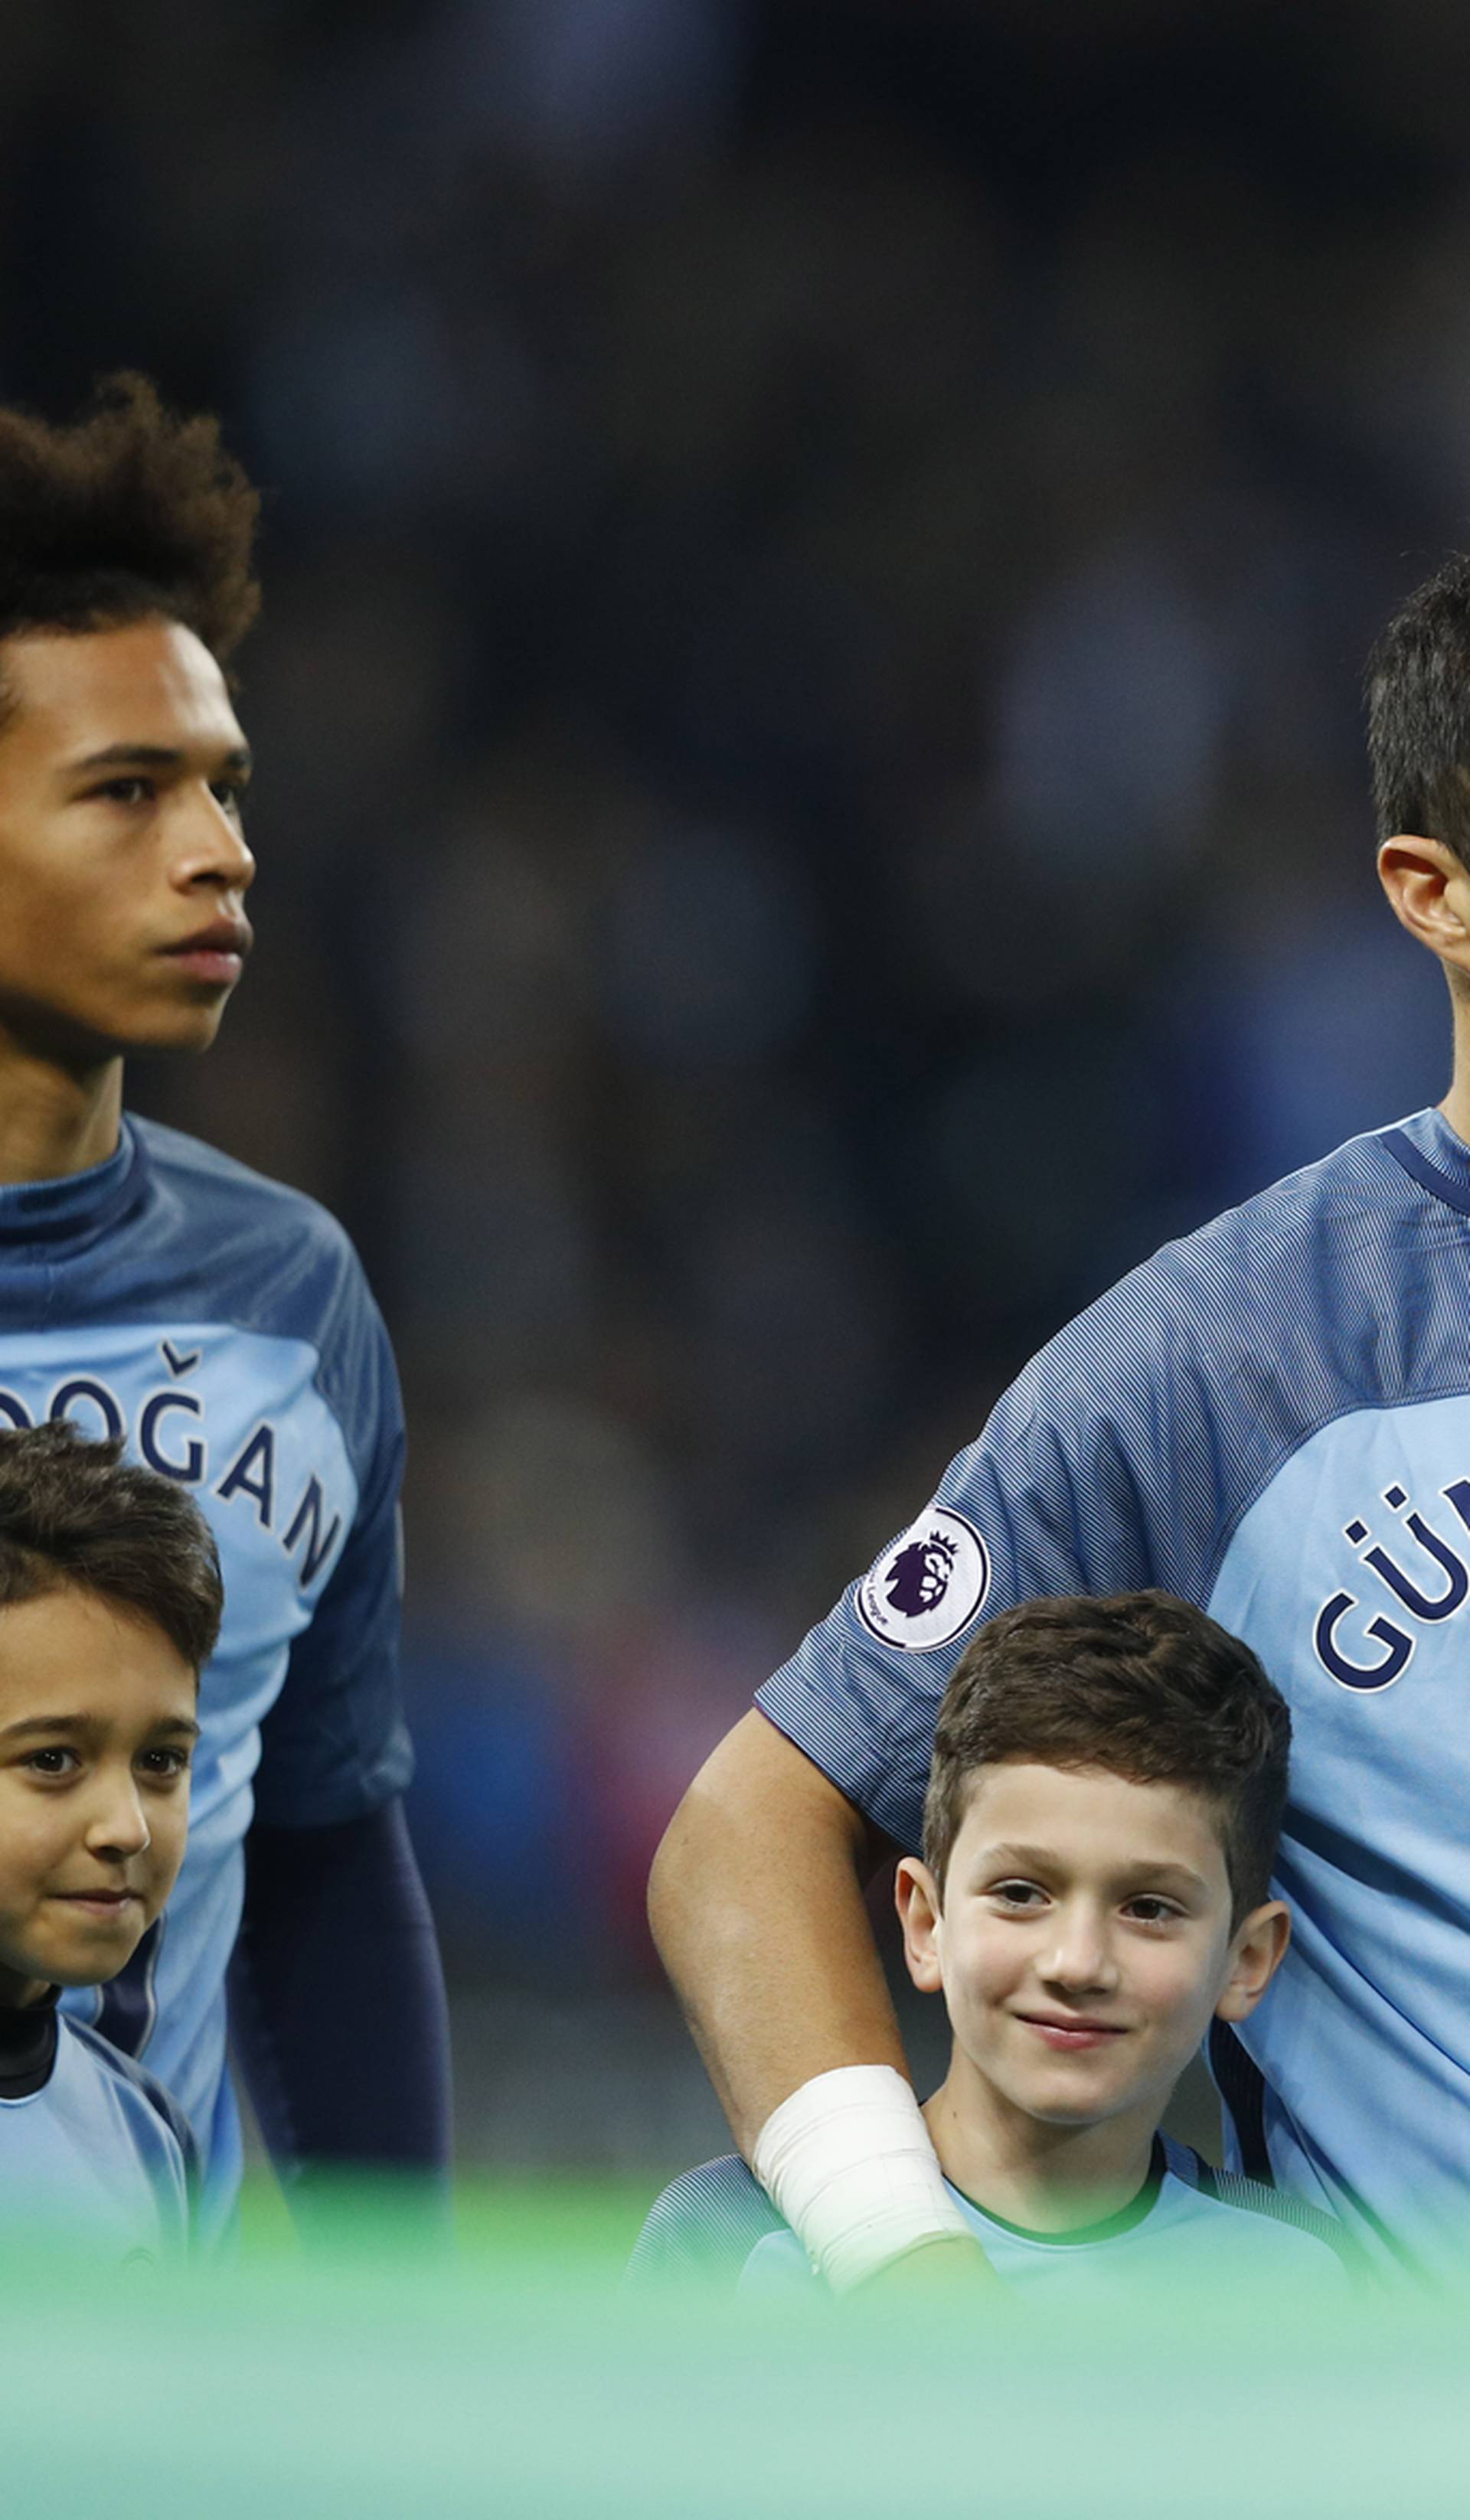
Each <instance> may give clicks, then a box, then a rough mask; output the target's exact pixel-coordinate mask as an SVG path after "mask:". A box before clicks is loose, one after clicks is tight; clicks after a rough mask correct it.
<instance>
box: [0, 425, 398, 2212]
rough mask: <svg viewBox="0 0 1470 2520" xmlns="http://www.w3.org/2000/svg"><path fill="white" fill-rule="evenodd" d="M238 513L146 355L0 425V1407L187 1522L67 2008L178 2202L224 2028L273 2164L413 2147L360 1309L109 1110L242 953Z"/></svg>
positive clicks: (279, 1227)
mask: <svg viewBox="0 0 1470 2520" xmlns="http://www.w3.org/2000/svg"><path fill="white" fill-rule="evenodd" d="M257 506H258V500H257V496H256V493H255V492H254V490H253V488H252V486H251V484H250V482H249V481H248V480H247V478H246V477H245V474H244V473H243V472H242V471H241V469H240V467H239V466H238V465H237V464H236V463H235V462H234V461H233V460H232V458H231V457H230V456H229V455H228V454H227V453H226V452H225V450H224V448H223V447H222V445H221V443H220V437H219V431H218V427H217V424H216V423H215V422H214V421H213V420H212V419H209V418H207V417H200V416H196V417H190V418H180V417H178V416H176V415H174V414H172V413H170V412H169V411H168V410H166V409H165V408H164V407H163V406H162V405H161V402H160V400H159V397H158V395H157V394H156V392H155V391H154V389H153V387H152V386H151V385H150V384H149V383H148V382H146V381H145V380H143V379H142V378H139V377H130V376H120V377H115V378H113V379H110V380H109V381H108V382H106V383H105V384H104V385H103V386H102V387H101V388H100V389H99V391H98V393H97V395H96V397H95V400H94V402H93V404H92V407H91V408H90V410H89V411H88V412H87V413H86V414H85V415H84V416H83V417H82V418H81V419H80V420H79V421H78V422H77V423H76V424H75V425H73V426H70V427H53V426H51V425H48V424H47V423H46V422H44V421H42V420H38V419H33V418H31V417H29V416H27V415H25V414H23V413H20V412H15V411H4V412H0V1425H3V1426H16V1427H24V1426H27V1425H33V1424H39V1423H41V1422H42V1421H44V1420H46V1419H48V1418H71V1419H72V1420H74V1421H75V1422H76V1423H77V1425H78V1426H79V1427H80V1428H81V1430H82V1432H83V1433H84V1434H86V1435H88V1436H91V1437H94V1438H97V1437H101V1438H111V1439H118V1438H120V1439H122V1440H123V1441H124V1442H125V1444H126V1447H127V1449H128V1451H129V1453H130V1454H132V1455H133V1456H134V1457H135V1458H136V1459H137V1460H138V1461H140V1462H141V1463H144V1464H145V1465H146V1466H147V1467H148V1468H150V1469H153V1470H156V1471H159V1472H161V1473H162V1474H164V1475H165V1476H167V1477H170V1478H173V1479H177V1480H179V1481H181V1482H182V1483H183V1484H184V1486H185V1487H186V1488H187V1489H188V1490H189V1492H190V1494H191V1495H192V1496H193V1498H194V1499H195V1501H196V1502H197V1504H198V1505H199V1507H200V1508H201V1510H202V1511H203V1512H204V1514H205V1515H206V1516H207V1520H208V1521H209V1523H210V1525H211V1527H212V1529H213V1532H214V1535H215V1539H216V1542H217V1544H218V1548H219V1553H220V1559H221V1563H222V1567H223V1573H224V1586H225V1601H226V1608H225V1616H224V1626H223V1630H222V1634H221V1638H220V1643H219V1646H218V1650H217V1652H216V1653H215V1654H214V1655H213V1657H212V1659H211V1660H210V1662H209V1664H208V1667H207V1670H206V1672H205V1674H204V1679H203V1686H202V1690H201V1698H200V1721H201V1725H202V1733H201V1738H200V1742H199V1745H198V1749H197V1752H196V1756H195V1769H194V1787H193V1795H192V1824H191V1840H190V1847H189V1852H188V1855H187V1857H186V1859H185V1862H184V1866H183V1869H182V1871H181V1873H180V1876H179V1881H178V1886H177V1889H176V1891H175V1893H174V1895H173V1898H172V1900H171V1901H170V1903H169V1906H168V1908H167V1910H166V1912H165V1913H164V1914H163V1916H162V1917H161V1918H160V1920H159V1921H158V1922H157V1923H156V1924H155V1925H154V1926H153V1927H152V1928H151V1930H150V1931H149V1933H148V1934H146V1935H145V1936H144V1938H143V1940H142V1942H141V1943H140V1945H139V1948H138V1950H137V1952H136V1953H135V1955H134V1956H133V1958H132V1959H131V1960H130V1962H129V1963H128V1965H127V1967H126V1968H125V1969H123V1970H122V1971H121V1972H120V1974H119V1975H118V1976H117V1977H116V1978H115V1980H114V1981H113V1983H112V1984H111V1985H109V1986H107V1987H104V1988H101V1989H90V1988H89V1989H84V1990H79V1991H78V1992H76V1993H75V1994H73V1995H71V1996H69V1997H68V1998H67V1999H66V2001H67V2003H68V2005H69V2008H71V2007H72V2006H74V2007H75V2008H76V2009H77V2010H78V2011H79V2013H80V2014H81V2017H83V2018H84V2019H86V2020H88V2021H90V2022H92V2023H93V2024H95V2026H96V2027H97V2028H99V2029H100V2030H101V2031H103V2032H104V2033H105V2035H106V2036H107V2037H108V2038H109V2039H111V2040H112V2041H113V2042H114V2044H115V2046H116V2047H117V2048H120V2049H121V2050H123V2051H124V2052H125V2053H126V2054H129V2055H132V2056H134V2057H143V2058H146V2061H147V2065H148V2068H149V2070H150V2071H151V2072H152V2073H153V2074H154V2075H155V2076H156V2077H157V2078H158V2079H159V2080H160V2081H161V2082H162V2083H163V2084H165V2085H166V2086H167V2087H168V2088H169V2089H170V2090H171V2091H172V2093H174V2094H175V2096H176V2097H177V2099H178V2100H179V2102H180V2103H181V2105H182V2106H183V2108H184V2110H185V2111H186V2113H187V2115H188V2117H189V2119H190V2120H191V2122H192V2124H193V2126H194V2129H195V2132H196V2135H197V2138H198V2140H199V2143H200V2146H201V2149H202V2152H203V2155H204V2158H205V2162H206V2172H207V2186H206V2221H207V2222H208V2220H209V2219H211V2218H212V2219H213V2220H214V2221H215V2222H222V2221H223V2220H224V2219H226V2218H227V2216H228V2214H229V2211H230V2206H231V2201H232V2199H233V2196H234V2192H235V2188H236V2185H237V2183H238V2177H239V2166H240V2125H239V2117H238V2112H237V2107H236V2101H235V2095H234V2093H233V2091H232V2089H231V2084H230V2076H229V2071H228V2067H227V2063H226V2041H227V2035H228V2036H229V2037H230V2038H231V2039H232V2040H233V2043H234V2046H235V2048H236V2051H237V2053H238V2055H239V2056H240V2057H241V2059H242V2060H243V2063H244V2066H245V2071H246V2074H247V2076H248V2079H249V2082H250V2087H251V2091H252V2094H253V2099H254V2102H255V2105H256V2108H257V2111H258V2114H259V2116H260V2119H261V2123H262V2125H263V2127H264V2129H265V2133H266V2136H267V2139H268V2140H269V2142H270V2144H271V2148H272V2151H273V2153H274V2154H275V2156H276V2158H277V2161H278V2164H280V2165H281V2166H283V2167H285V2168H287V2169H288V2170H290V2169H292V2168H294V2167H296V2166H298V2165H303V2164H304V2165H313V2164H326V2165H360V2164H366V2163H373V2164H378V2165H390V2166H392V2167H396V2168H401V2169H404V2170H436V2169H438V2168H440V2167H441V2166H442V2164H443V2162H444V2159H445V2156H446V2150H447V2035H446V2028H445V2016H444V2003H443V1988H442V1980H441V1975H440V1971H439V1965H438V1958H437V1953H436V1945H435V1939H434V1932H433V1926H432V1923H431V1920H430V1917H429V1913H428V1909H427V1905H426V1903H425V1900H424V1895H423V1890H422V1886H421V1884H420V1881H419V1877H418V1873H417V1870H416V1868H415V1865H414V1860H413V1855H412V1850H411V1848H410V1846H409V1843H408V1839H407V1835H406V1832H405V1828H404V1823H403V1816H402V1808H401V1795H402V1791H403V1787H404V1785H405V1784H406V1782H407V1779H408V1775H409V1769H410V1753H409V1747H408V1742H407V1738H406V1735H405V1733H404V1729H403V1723H402V1717H401V1711H400V1706H399V1691H398V1678H397V1624H398V1598H399V1550H398V1540H397V1510H398V1482H399V1470H400V1463H401V1455H402V1420H401V1412H400V1404H399V1397H398V1389H397V1382H396V1377H395V1374H394V1370H393V1363H392V1357H391V1354H390V1348H389V1344H388V1339H387V1335H386V1333H385V1330H384V1328H383V1324H382V1321H381V1319H380V1317H379V1314H378V1311H377V1308H376V1306H375V1305H374V1303H373V1299H372V1297H371V1295H370V1293H369V1291H368V1288H367V1285H366V1283H365V1282H364V1279H363V1275H362V1271H361V1268H360V1266H359V1263H358V1261H357V1259H356V1257H355V1254H354V1253H353V1251H352V1249H351V1246H350V1244H349V1243H348V1241H347V1239H346V1237H345V1235H344V1234H343V1232H342V1230H341V1228H340V1227H339V1226H338V1225H337V1224H336V1223H335V1222H334V1221H333V1220H332V1218H331V1217H329V1216H328V1215H326V1214H325V1213H324V1212H323V1211H322V1209H321V1208H319V1207H317V1206H316V1205H315V1204H314V1203H313V1202H312V1201H311V1200H310V1199H308V1198H304V1197H302V1196H300V1195H299V1194H298V1193H296V1192H294V1191H290V1190H286V1189H283V1188H282V1187H280V1186H279V1185H278V1184H276V1183H273V1182H268V1181H264V1180H262V1179H260V1178H259V1176H257V1175H256V1174H254V1173H252V1172H249V1171H247V1170H246V1169H245V1168H244V1167H243V1166H242V1165H240V1164H237V1163H234V1162H231V1161H230V1160H229V1159H228V1158H226V1157H225V1156H223V1155H219V1154H216V1153H214V1152H213V1151H211V1150H210V1149H209V1148H205V1147H203V1146H200V1145H198V1144H196V1143H195V1142H194V1141H192V1140H190V1139H188V1138H185V1137H181V1136H179V1135H178V1134H176V1133H175V1132H173V1131H171V1130H168V1129H163V1128H161V1127H157V1126H155V1125H153V1124H151V1123H149V1122H147V1121H143V1120H139V1119H135V1118H131V1117H129V1116H128V1115H127V1114H126V1113H125V1112H124V1111H123V1108H122V1071H123V1062H124V1060H125V1059H126V1057H129V1056H130V1055H131V1054H132V1053H134V1052H139V1051H196V1052H197V1051H203V1050H206V1049H207V1048H208V1046H209V1044H210V1042H211V1041H212V1040H213V1038H214V1035H215V1032H216V1031H217V1029H218V1026H219V1021H220V1017H221V1015H222V1013H223V1012H224V1008H225V1005H226V1003H227V1001H228V999H229V997H230V995H231V993H232V991H233V989H234V987H235V985H236V982H237V981H238V980H239V978H240V975H241V972H242V969H243V967H244V964H245V960H246V957H247V955H248V954H249V952H250V948H251V928H250V925H249V922H248V921H247V919H246V914H245V900H246V894H247V892H248V890H249V888H250V885H251V882H252V879H253V875H254V871H255V870H254V861H253V858H252V855H251V852H250V849H249V848H248V846H247V844H246V840H245V834H244V831H243V828H242V806H243V800H244V795H245V787H246V782H247V780H248V778H249V775H250V753H249V749H248V747H247V744H246V741H245V737H244V735H243V734H242V732H241V728H240V725H239V722H238V720H237V718H236V714H235V708H234V703H233V699H232V696H231V687H230V683H229V680H228V677H227V672H226V667H227V664H228V660H229V658H230V657H231V655H232V654H233V652H234V651H235V649H236V647H237V645H238V643H239V641H240V639H241V638H242V637H243V635H244V633H245V632H246V630H248V629H249V627H250V625H251V622H252V621H253V617H254V614H255V611H256V608H257V606H258V602H259V592H258V587H257V584H256V580H255V575H254V570H253V562H252V544H253V532H254V525H255V517H256V510H257ZM232 1956H233V1968H232V1966H231V1963H232ZM227 1972H229V1973H230V1999H229V2003H228V2008H227V2002H226V1976H227ZM387 1990H390V1995H391V2012H392V2020H393V2035H392V2037H391V2039H390V2040H385V2038H384V2036H383V2015H384V1998H385V1992H386V1991H387Z"/></svg>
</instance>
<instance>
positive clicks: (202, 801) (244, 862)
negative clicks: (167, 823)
mask: <svg viewBox="0 0 1470 2520" xmlns="http://www.w3.org/2000/svg"><path fill="white" fill-rule="evenodd" d="M173 878H174V881H175V883H176V884H177V885H178V887H179V889H180V890H181V891H189V890H190V889H192V888H193V887H195V886H197V885H207V886H209V887H210V888H211V889H214V890H217V891H220V892H235V893H246V892H248V891H249V890H250V887H251V885H252V884H253V882H254V879H255V860H254V856H253V851H252V850H251V847H250V845H249V843H248V841H247V839H246V836H245V833H244V832H242V830H241V828H240V825H239V823H238V821H237V820H236V818H235V816H234V815H233V814H232V813H231V812H230V811H229V810H228V808H227V807H226V806H224V805H222V804H221V803H220V801H219V798H218V797H217V796H216V795H215V793H214V790H213V788H212V787H199V788H194V789H191V791H190V793H189V795H188V797H187V798H186V799H184V800H182V804H181V811H180V813H179V815H178V818H177V821H176V824H175V829H174V833H173Z"/></svg>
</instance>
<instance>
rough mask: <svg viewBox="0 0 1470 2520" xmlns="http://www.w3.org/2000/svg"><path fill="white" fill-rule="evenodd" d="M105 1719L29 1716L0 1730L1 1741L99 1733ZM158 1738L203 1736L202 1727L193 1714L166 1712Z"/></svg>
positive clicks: (195, 1738) (84, 1716)
mask: <svg viewBox="0 0 1470 2520" xmlns="http://www.w3.org/2000/svg"><path fill="white" fill-rule="evenodd" d="M102 1722H103V1718H102V1717H101V1716H97V1715H25V1716H23V1717H22V1718H21V1721H20V1722H19V1723H18V1724H7V1725H6V1726H5V1728H4V1731H3V1732H0V1741H29V1740H40V1739H41V1738H42V1737H43V1736H44V1735H45V1734H46V1733H95V1732H97V1731H98V1730H99V1728H100V1726H101V1724H102ZM153 1732H154V1735H155V1737H156V1738H157V1737H161V1735H162V1734H164V1733H181V1734H182V1735H183V1736H184V1738H185V1739H186V1740H190V1741H197V1740H198V1739H199V1726H198V1725H197V1724H196V1723H195V1721H194V1719H193V1717H192V1716H189V1715H165V1716H164V1718H163V1721H162V1722H161V1724H156V1725H155V1726H154V1727H153Z"/></svg>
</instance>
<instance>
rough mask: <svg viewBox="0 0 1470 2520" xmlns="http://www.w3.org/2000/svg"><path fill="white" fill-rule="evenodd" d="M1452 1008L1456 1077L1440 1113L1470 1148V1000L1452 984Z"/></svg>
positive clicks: (1454, 1074)
mask: <svg viewBox="0 0 1470 2520" xmlns="http://www.w3.org/2000/svg"><path fill="white" fill-rule="evenodd" d="M1449 1006H1450V1012H1451V1013H1452V1015H1453V1018H1454V1073H1453V1075H1452V1076H1451V1077H1450V1080H1449V1091H1448V1093H1447V1095H1446V1097H1445V1100H1444V1102H1442V1103H1441V1104H1440V1109H1441V1110H1442V1111H1443V1112H1444V1114H1445V1117H1446V1119H1447V1121H1448V1123H1449V1125H1450V1127H1451V1129H1452V1130H1453V1131H1454V1134H1455V1136H1456V1137H1457V1138H1463V1139H1464V1141H1465V1144H1466V1145H1467V1146H1470V999H1467V997H1466V996H1465V994H1464V993H1463V987H1462V984H1457V983H1455V982H1451V985H1450V990H1449Z"/></svg>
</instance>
